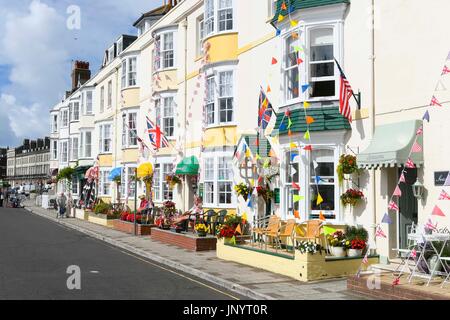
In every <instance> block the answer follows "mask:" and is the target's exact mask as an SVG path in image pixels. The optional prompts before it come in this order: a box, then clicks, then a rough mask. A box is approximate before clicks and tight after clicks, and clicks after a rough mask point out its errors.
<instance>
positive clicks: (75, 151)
mask: <svg viewBox="0 0 450 320" xmlns="http://www.w3.org/2000/svg"><path fill="white" fill-rule="evenodd" d="M79 148H80V137H79V136H78V135H76V136H71V137H70V157H69V158H70V161H76V160H78V158H79V156H80V154H79V152H80V151H79Z"/></svg>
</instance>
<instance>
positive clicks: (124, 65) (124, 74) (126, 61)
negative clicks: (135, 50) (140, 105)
mask: <svg viewBox="0 0 450 320" xmlns="http://www.w3.org/2000/svg"><path fill="white" fill-rule="evenodd" d="M130 61H134V64H132V63H131V62H130ZM133 66H134V68H133V69H130V68H131V67H133ZM132 76H133V77H132ZM132 80H134V84H130V83H132V82H131V81H132ZM120 82H121V88H122V90H123V89H127V88H136V87H138V86H139V85H138V58H137V55H132V56H127V57H125V58H123V60H122V62H121V78H120Z"/></svg>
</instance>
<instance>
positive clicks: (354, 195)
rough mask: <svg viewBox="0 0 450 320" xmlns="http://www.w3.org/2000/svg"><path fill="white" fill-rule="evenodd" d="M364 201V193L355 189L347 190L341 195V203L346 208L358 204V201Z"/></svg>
mask: <svg viewBox="0 0 450 320" xmlns="http://www.w3.org/2000/svg"><path fill="white" fill-rule="evenodd" d="M362 199H364V193H362V191H360V190H356V189H348V190H347V191H345V193H343V194H342V195H341V202H342V204H343V205H344V206H345V207H346V206H351V207H354V206H356V205H357V204H358V202H359V201H361V200H362Z"/></svg>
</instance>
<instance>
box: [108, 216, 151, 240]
mask: <svg viewBox="0 0 450 320" xmlns="http://www.w3.org/2000/svg"><path fill="white" fill-rule="evenodd" d="M155 227H156V225H154V224H136V231H137V235H139V236H149V235H151V234H152V228H155ZM113 228H114V229H115V230H117V231H122V232H125V233H130V234H134V222H128V221H123V220H120V219H117V220H113Z"/></svg>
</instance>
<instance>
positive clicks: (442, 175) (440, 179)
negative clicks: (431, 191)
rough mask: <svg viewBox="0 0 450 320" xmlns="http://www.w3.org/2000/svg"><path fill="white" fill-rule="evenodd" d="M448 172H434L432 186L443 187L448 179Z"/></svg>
mask: <svg viewBox="0 0 450 320" xmlns="http://www.w3.org/2000/svg"><path fill="white" fill-rule="evenodd" d="M449 173H450V171H436V172H435V173H434V185H435V186H443V185H444V184H445V180H446V179H447V177H448V174H449Z"/></svg>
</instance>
